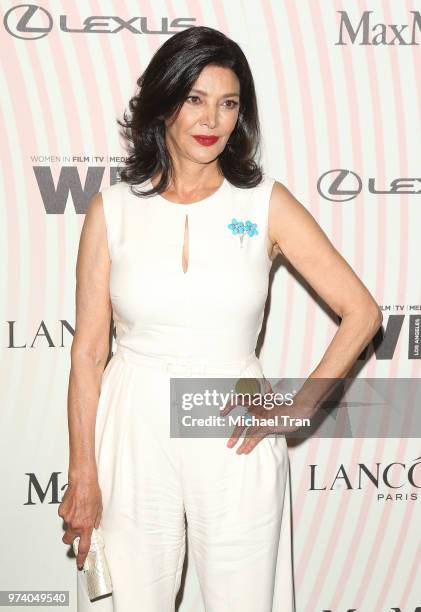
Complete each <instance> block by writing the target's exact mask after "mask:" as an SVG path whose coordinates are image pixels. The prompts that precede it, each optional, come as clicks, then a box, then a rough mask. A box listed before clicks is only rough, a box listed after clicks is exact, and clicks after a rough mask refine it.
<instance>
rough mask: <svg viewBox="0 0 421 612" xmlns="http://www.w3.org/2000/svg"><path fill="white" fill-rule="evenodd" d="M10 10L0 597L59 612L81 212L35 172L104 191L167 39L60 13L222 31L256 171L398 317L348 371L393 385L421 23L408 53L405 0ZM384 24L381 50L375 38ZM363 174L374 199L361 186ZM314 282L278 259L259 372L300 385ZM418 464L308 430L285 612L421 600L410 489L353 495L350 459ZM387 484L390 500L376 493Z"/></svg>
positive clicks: (394, 446) (414, 306) (317, 332)
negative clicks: (256, 121)
mask: <svg viewBox="0 0 421 612" xmlns="http://www.w3.org/2000/svg"><path fill="white" fill-rule="evenodd" d="M19 4H20V3H18V2H15V3H14V2H9V1H5V0H3V1H1V3H0V6H1V9H2V17H3V24H2V25H3V27H2V35H1V56H2V58H3V71H2V73H1V76H0V79H1V81H0V90H1V115H0V121H1V133H2V134H3V137H2V149H3V151H2V173H1V183H0V189H1V196H2V202H3V206H2V208H1V210H2V223H1V234H2V236H1V237H2V239H1V241H0V245H1V249H2V262H3V266H2V268H3V275H2V287H3V292H2V306H3V342H2V347H3V348H2V366H3V367H2V368H1V376H2V381H1V383H2V384H1V388H2V390H3V402H2V410H1V413H0V425H3V427H2V431H3V432H5V433H6V435H4V437H3V440H2V442H3V443H2V455H3V461H1V462H0V463H1V467H0V470H1V482H2V483H3V487H2V493H3V496H2V497H3V520H2V521H1V525H2V529H1V537H2V542H3V548H4V550H7V554H2V555H1V556H2V562H1V564H2V566H3V567H2V568H1V584H0V589H15V590H16V589H19V590H21V589H56V590H60V589H64V590H66V589H67V590H70V591H71V600H70V609H71V610H76V602H75V590H74V589H75V584H76V581H75V575H74V559H70V558H69V559H68V558H66V556H65V549H64V547H63V543H62V542H61V535H62V527H61V519H59V518H58V517H57V505H58V502H59V501H60V500H61V497H62V494H63V490H64V489H63V488H64V487H65V485H66V476H67V418H66V394H67V380H68V370H69V347H70V344H71V331H70V330H69V329H66V326H65V324H63V322H68V324H69V325H70V326H71V327H73V326H74V317H75V310H74V292H75V262H76V255H77V247H78V238H79V234H80V229H81V226H82V223H83V211H80V212H79V214H78V213H77V211H76V208H75V206H76V202H77V199H78V195H77V193H76V191H74V192H73V193H72V192H69V194H68V197H66V198H65V207H64V210H62V211H61V210H58V211H57V212H56V213H55V214H54V212H53V211H52V210H49V209H48V203H47V206H46V201H45V193H44V194H43V191H42V185H43V184H44V183H43V181H42V180H37V176H38V178H39V176H40V175H38V174H37V173H38V170H37V168H39V167H41V169H43V168H44V169H45V168H47V169H48V168H49V169H50V171H51V176H52V179H53V184H54V185H55V186H57V184H58V181H59V179H60V180H61V178H62V177H63V173H65V172H66V168H68V167H70V168H71V169H73V170H72V171H75V173H76V174H75V176H79V179H80V183H81V187H82V191H83V188H84V185H85V179H86V177H87V171H88V167H90V168H96V169H101V168H102V169H103V171H104V175H103V180H102V185H101V186H102V187H105V186H107V185H108V184H109V181H110V178H109V172H110V167H111V166H115V165H116V164H115V163H114V162H110V160H109V157H110V156H119V155H123V154H124V150H123V148H122V143H121V142H120V141H119V136H118V131H117V126H116V123H115V118H116V117H121V116H122V112H123V109H124V108H125V106H126V104H127V102H128V99H129V97H130V96H131V95H132V94H133V92H134V87H135V81H136V79H137V78H138V76H139V75H140V73H141V72H142V71H143V69H144V68H145V67H146V65H147V64H148V61H149V59H150V58H151V56H152V54H153V53H154V52H155V50H156V49H157V48H158V47H159V46H160V45H161V44H162V43H163V42H164V41H165V40H166V39H167V38H168V34H159V33H152V34H148V33H138V34H135V33H133V32H131V31H129V30H128V29H127V28H125V29H124V28H123V29H121V30H120V31H118V32H115V33H112V32H108V33H107V32H104V33H86V32H66V31H64V29H63V28H62V29H61V28H60V15H66V16H67V24H68V27H71V28H75V29H81V28H82V26H83V23H84V20H85V19H87V18H88V17H89V16H92V15H97V16H108V17H109V21H108V22H107V24H106V25H107V27H108V28H109V29H110V30H113V29H116V27H117V25H118V24H117V22H115V21H113V20H112V19H110V16H113V15H115V16H119V17H121V18H122V19H125V20H128V19H129V18H132V17H135V16H142V17H145V18H146V19H147V26H148V28H149V29H150V30H152V31H156V30H159V29H160V27H161V19H162V18H163V17H166V18H168V21H169V23H171V21H172V20H173V19H175V18H180V17H183V18H186V19H187V18H188V19H190V20H191V21H190V23H191V25H208V26H211V27H215V28H217V29H219V30H222V31H223V32H225V33H226V34H227V35H229V36H230V37H232V38H233V39H234V40H236V41H237V42H238V43H239V44H240V45H241V47H242V48H243V50H244V52H245V53H246V55H247V57H248V59H249V62H250V65H251V68H252V71H253V74H254V77H255V83H256V88H257V93H258V100H259V112H260V120H261V126H262V134H263V146H264V159H263V162H264V166H265V168H266V170H267V172H268V174H271V175H273V176H274V177H276V178H277V179H278V180H279V181H281V182H283V183H284V184H286V185H287V186H288V188H289V189H290V190H291V191H292V192H293V193H294V194H295V195H296V197H297V198H298V199H299V200H300V201H301V202H303V203H304V204H305V205H306V207H307V208H308V210H310V212H311V213H312V214H313V215H314V217H315V218H316V219H317V221H318V222H319V223H320V225H321V226H322V227H323V228H324V230H325V231H326V233H327V234H328V236H329V237H330V239H331V240H332V242H333V244H334V245H335V246H336V248H337V249H338V250H339V251H340V252H341V253H342V254H343V256H344V257H345V258H346V259H347V261H348V262H349V263H350V264H351V266H352V267H353V269H354V270H355V272H356V273H357V274H358V275H359V276H360V277H361V278H362V280H363V282H364V283H365V284H366V285H367V287H368V288H369V289H370V291H371V292H372V294H373V295H374V296H375V298H376V300H377V302H378V303H379V304H380V305H381V306H382V308H383V311H384V323H383V327H384V329H385V330H386V332H387V331H388V330H387V326H388V324H389V322H390V321H393V320H394V319H393V317H394V316H396V315H404V320H403V325H402V328H401V330H400V334H399V338H398V341H397V343H396V347H395V349H394V351H393V354H391V355H390V356H387V357H386V358H383V359H380V356H379V353H378V354H376V352H374V353H373V354H371V353H369V355H370V356H369V357H368V358H367V359H366V360H364V361H361V362H359V366H358V376H360V377H373V378H376V377H384V378H390V379H394V378H397V377H416V378H418V377H419V376H420V361H419V359H413V358H409V354H408V339H409V341H410V342H411V338H409V316H410V315H411V314H412V315H416V314H417V310H418V312H419V308H420V307H419V304H420V298H421V294H420V282H419V279H420V275H419V257H417V255H418V252H417V248H416V247H417V246H418V243H419V224H420V213H419V202H418V199H419V196H418V194H417V193H416V192H417V190H418V188H417V183H416V179H414V178H411V181H412V182H411V184H410V187H411V189H407V193H400V194H397V193H390V192H389V191H390V186H391V182H392V181H393V180H395V179H396V178H399V177H404V178H406V177H417V176H418V175H417V171H418V163H419V143H420V113H419V108H420V107H421V85H420V80H419V79H418V78H417V77H418V75H419V74H420V72H421V65H420V64H421V60H420V54H419V46H417V44H418V45H419V43H420V42H421V31H420V30H419V29H418V28H417V27H416V26H415V27H414V41H412V42H415V43H417V44H411V35H412V26H413V22H414V18H416V15H417V13H416V11H417V10H420V11H421V7H420V5H419V3H416V2H410V1H404V0H395V1H394V2H392V1H391V0H385V1H383V2H380V1H378V0H372V1H370V2H368V1H365V2H362V1H358V0H357V1H342V2H340V1H336V0H333V1H331V2H323V1H322V0H301V1H299V2H298V1H292V0H280V1H276V2H275V1H274V0H259V1H257V2H250V3H247V2H242V1H241V0H230V2H221V1H220V0H219V1H217V0H214V1H211V0H202V1H194V2H193V1H186V2H178V1H175V0H174V1H162V2H147V1H143V0H140V1H134V0H121V1H118V2H117V1H112V0H96V1H94V0H73V1H72V2H69V1H65V0H55V1H52V0H51V1H49V2H47V1H44V0H41V2H39V3H37V4H35V5H22V6H21V7H20V8H19ZM30 6H33V7H35V8H34V9H33V10H34V14H33V15H32V16H31V20H30V22H29V23H28V24H27V28H28V26H36V27H39V28H45V27H46V26H47V25H48V23H49V18H48V15H49V16H50V19H51V23H52V25H51V28H50V30H49V31H47V30H45V31H43V32H40V33H39V34H38V35H37V34H36V33H34V32H30V31H28V29H27V28H26V29H25V28H24V29H23V30H22V29H20V30H19V28H18V23H19V19H20V18H21V17H22V16H24V15H25V14H28V13H27V11H28V10H29V8H28V7H30ZM42 9H45V10H44V11H43V10H42ZM366 11H370V13H369V14H368V16H367V15H366V18H367V20H368V23H369V28H368V31H367V36H368V40H367V41H366V42H367V43H368V44H361V43H362V42H363V34H362V31H360V32H359V33H358V35H357V37H356V40H354V41H352V40H351V37H350V36H349V34H347V33H346V32H345V33H343V40H344V44H342V45H338V44H336V43H337V42H338V41H339V38H340V30H341V15H342V16H343V15H344V14H346V15H347V18H348V19H349V22H350V23H352V26H353V27H354V29H355V30H356V29H357V27H358V24H359V22H360V20H361V19H362V18H363V16H364V14H366V13H365V12H366ZM341 12H342V13H341ZM420 20H421V16H420ZM382 24H383V25H382ZM391 24H395V33H394V31H393V28H392V27H391ZM404 24H405V25H407V27H406V28H404V29H403V30H402V34H401V37H402V39H403V40H404V41H405V42H406V44H404V43H403V42H402V39H401V41H399V39H397V38H396V36H395V41H394V43H392V39H393V38H394V35H395V34H396V28H400V27H401V26H403V25H404ZM136 25H137V27H138V25H139V23H138V22H136ZM361 30H362V28H361ZM173 31H174V32H175V31H177V29H173ZM382 31H384V37H385V40H384V41H383V42H387V43H389V44H373V38H374V37H376V36H377V37H379V35H380V33H381V32H382ZM37 36H39V37H37ZM379 40H380V39H379V38H377V41H379ZM380 42H381V41H380ZM78 156H79V157H80V159H79V160H78V159H75V157H78ZM96 156H102V157H103V159H102V160H101V159H98V158H97V157H96ZM338 168H342V169H346V170H349V171H350V172H355V173H356V174H357V175H358V176H359V177H360V179H361V182H362V188H361V191H360V193H358V194H357V195H356V197H354V198H352V199H350V200H348V201H345V202H341V201H335V202H332V201H330V200H328V199H327V198H326V197H325V192H323V193H321V192H320V191H319V190H318V188H317V185H318V181H319V179H320V177H321V176H322V175H324V174H325V173H327V172H330V171H333V170H335V169H338ZM370 178H371V179H374V184H375V187H376V190H377V191H379V192H380V193H374V192H373V191H374V190H373V189H371V190H370V186H369V179H370ZM322 185H323V182H322ZM349 185H350V186H352V182H351V183H349ZM44 186H45V185H44ZM308 289H309V288H308V287H306V286H305V285H303V284H302V283H301V282H300V281H299V279H298V278H297V276H296V275H295V274H294V270H293V269H289V268H287V267H286V266H285V264H284V263H282V262H277V263H276V264H275V266H274V270H273V279H272V284H271V307H270V311H269V313H268V317H267V321H266V333H265V337H264V341H263V345H262V350H261V354H260V357H261V359H262V362H263V365H264V366H265V369H266V373H267V375H268V376H283V377H288V376H291V377H305V376H306V375H308V373H309V372H310V371H311V370H312V369H314V367H315V366H316V365H317V363H318V362H319V360H320V359H321V357H322V355H323V352H324V349H325V348H326V347H327V345H328V344H329V342H330V339H331V338H332V336H333V334H334V332H335V330H336V322H335V321H334V320H332V319H331V317H330V316H329V315H328V313H327V311H326V309H325V308H323V305H322V304H321V303H320V302H319V301H318V300H317V299H315V296H314V295H312V293H311V291H309V290H308ZM412 340H413V339H412ZM385 425H386V424H385ZM420 455H421V451H420V444H419V439H416V438H413V439H386V438H379V439H364V438H358V439H355V440H351V439H348V440H347V439H344V440H341V439H339V438H338V439H318V438H314V439H312V440H310V441H306V442H305V443H301V444H296V445H292V444H291V447H290V459H291V482H292V499H293V508H292V510H293V530H294V566H295V588H296V598H297V612H321V611H322V610H332V611H338V612H339V611H344V610H350V609H355V610H358V612H382V611H384V610H386V611H388V610H392V609H400V610H401V611H402V612H404V611H405V612H407V611H411V612H412V611H414V610H415V607H416V606H417V605H418V606H421V587H420V583H421V575H420V561H421V542H420V530H419V524H420V510H419V508H420V506H419V503H420V493H419V492H418V491H417V489H416V488H414V487H411V485H410V484H409V483H407V482H406V484H405V486H404V487H402V489H399V493H401V494H403V495H404V496H405V495H406V496H410V495H411V494H413V495H414V497H415V499H411V498H410V497H409V499H399V498H398V499H396V493H397V490H395V489H389V488H387V487H386V486H384V485H383V486H382V485H380V486H379V489H378V490H377V489H376V488H374V487H373V486H369V483H368V484H366V485H365V486H363V488H362V489H358V488H357V487H358V481H357V480H356V477H357V468H358V464H359V463H363V464H365V465H367V466H368V467H369V468H372V469H373V470H374V469H375V467H376V463H380V464H382V465H383V466H386V465H388V464H390V463H395V462H401V463H405V464H406V466H407V467H408V466H410V465H411V464H413V463H414V462H415V460H416V459H417V458H418V457H420ZM312 464H317V466H318V468H317V479H318V486H319V487H323V486H326V487H327V488H326V490H317V491H311V490H309V487H310V467H309V466H310V465H312ZM340 465H343V466H344V467H345V469H346V471H347V474H348V476H349V478H350V479H351V481H352V482H353V483H354V484H355V487H354V488H353V489H352V490H347V489H345V488H344V487H343V486H342V487H340V486H339V485H336V486H335V487H334V488H333V489H332V490H329V488H330V486H331V484H332V482H333V480H334V477H335V475H336V474H337V472H338V469H339V467H340ZM396 474H397V476H396V478H398V473H397V472H396ZM399 474H400V473H399ZM31 475H32V476H31ZM52 475H53V476H54V478H56V480H55V481H54V482H56V483H57V485H58V490H57V491H56V493H55V496H54V492H53V491H52V485H51V486H50V487H49V488H48V485H49V481H50V478H51V477H52ZM31 478H34V479H36V480H37V481H38V482H39V483H40V485H41V487H42V488H43V490H47V495H46V497H45V499H44V500H41V499H40V498H39V496H37V495H36V494H35V493H34V492H32V501H33V503H28V501H29V498H28V496H29V493H28V489H30V488H31V486H30V484H29V481H30V479H31ZM341 482H343V481H341ZM420 486H421V482H420ZM379 493H383V494H385V495H387V494H390V495H391V496H392V499H388V500H381V499H380V500H379V499H378V494H379ZM28 542H30V547H29V548H28ZM40 551H41V554H40ZM40 556H42V557H43V558H44V563H43V566H42V567H41V566H40V565H39V564H38V562H37V560H38V559H39V557H40ZM17 568H19V570H18V571H17ZM202 605H203V604H202V603H201V597H200V591H199V587H198V584H197V579H196V576H195V573H194V569H192V570H191V571H190V572H189V574H188V576H187V582H186V587H185V594H184V599H183V602H182V604H181V607H180V610H181V612H201V611H202V609H203V608H202ZM256 612H258V611H256ZM279 612H282V611H279Z"/></svg>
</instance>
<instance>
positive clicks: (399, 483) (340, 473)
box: [308, 457, 421, 501]
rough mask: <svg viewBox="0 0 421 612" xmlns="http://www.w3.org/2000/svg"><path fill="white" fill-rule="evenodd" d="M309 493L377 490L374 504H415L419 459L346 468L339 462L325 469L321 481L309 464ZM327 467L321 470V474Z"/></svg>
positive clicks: (419, 482)
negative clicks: (395, 502)
mask: <svg viewBox="0 0 421 612" xmlns="http://www.w3.org/2000/svg"><path fill="white" fill-rule="evenodd" d="M308 467H309V468H310V486H309V489H308V490H309V491H333V490H336V491H337V490H347V491H350V490H363V489H367V488H369V487H374V488H375V489H377V491H378V493H377V501H416V500H417V499H419V494H418V492H417V491H413V490H411V489H421V457H417V458H416V459H413V460H410V461H409V462H406V463H402V462H398V461H393V462H391V463H387V464H383V463H380V462H376V463H373V464H372V465H367V464H365V463H357V464H356V465H354V466H345V465H344V464H343V463H341V464H340V465H339V466H336V467H335V468H334V469H333V470H329V468H328V470H327V476H325V477H324V478H323V477H322V476H321V475H320V474H319V473H318V468H319V465H318V464H317V463H311V464H309V466H308ZM325 472H326V468H325V467H324V468H323V473H325Z"/></svg>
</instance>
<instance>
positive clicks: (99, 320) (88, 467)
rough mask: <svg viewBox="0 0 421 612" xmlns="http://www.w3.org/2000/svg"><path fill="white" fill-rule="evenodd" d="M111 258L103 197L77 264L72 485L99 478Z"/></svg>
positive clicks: (91, 211)
mask: <svg viewBox="0 0 421 612" xmlns="http://www.w3.org/2000/svg"><path fill="white" fill-rule="evenodd" d="M109 273H110V258H109V253H108V245H107V233H106V226H105V219H104V211H103V204H102V196H101V194H100V193H99V194H97V195H96V196H94V197H93V198H92V200H91V202H90V204H89V206H88V209H87V211H86V215H85V221H84V224H83V228H82V232H81V235H80V242H79V251H78V258H77V264H76V326H75V335H74V338H73V342H72V347H71V369H70V376H69V390H68V425H69V447H70V461H69V483H72V482H75V481H76V480H79V479H84V480H85V479H90V478H96V464H95V448H94V433H95V421H96V413H97V405H98V398H99V393H100V384H101V376H102V373H103V370H104V367H105V364H106V360H107V356H108V353H109V331H110V321H111V303H110V298H109V287H108V283H109Z"/></svg>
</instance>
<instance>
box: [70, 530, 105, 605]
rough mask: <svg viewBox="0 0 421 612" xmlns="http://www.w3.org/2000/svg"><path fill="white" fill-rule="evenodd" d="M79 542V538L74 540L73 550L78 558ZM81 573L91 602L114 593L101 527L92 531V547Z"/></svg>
mask: <svg viewBox="0 0 421 612" xmlns="http://www.w3.org/2000/svg"><path fill="white" fill-rule="evenodd" d="M79 541H80V537H79V536H77V537H76V538H75V539H74V540H73V550H74V553H75V555H76V556H77V553H78V549H79ZM81 571H82V572H83V574H84V579H85V580H86V588H87V591H88V596H89V599H90V600H91V601H92V600H93V599H96V598H97V597H101V596H103V595H109V594H110V593H112V592H113V586H112V582H111V576H110V571H109V568H108V563H107V559H106V557H105V552H104V538H103V536H102V533H101V528H100V527H99V528H98V529H95V528H94V529H93V531H92V535H91V545H90V547H89V552H88V554H87V556H86V559H85V563H84V564H83V568H82V570H81Z"/></svg>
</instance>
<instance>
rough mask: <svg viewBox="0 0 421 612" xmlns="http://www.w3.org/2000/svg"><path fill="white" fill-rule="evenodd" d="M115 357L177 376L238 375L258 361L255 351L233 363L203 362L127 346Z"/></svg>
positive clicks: (115, 354)
mask: <svg viewBox="0 0 421 612" xmlns="http://www.w3.org/2000/svg"><path fill="white" fill-rule="evenodd" d="M113 357H118V358H120V359H122V360H123V361H125V362H127V363H133V364H138V365H147V366H150V367H156V368H159V369H162V370H163V371H164V372H166V373H168V374H173V375H175V376H186V377H189V376H195V375H197V376H200V375H205V374H218V373H221V372H223V373H224V375H225V374H227V375H228V374H233V375H238V374H239V373H240V372H241V371H242V370H243V369H244V368H246V367H247V366H248V365H249V364H251V363H253V362H255V361H257V360H258V358H257V356H256V353H255V352H254V351H253V352H252V353H250V354H249V355H247V357H245V358H243V359H235V360H231V361H222V360H218V359H217V360H209V359H206V360H201V359H197V358H191V359H186V358H183V357H175V356H174V357H172V356H158V355H147V354H146V353H139V352H138V351H133V350H132V349H129V348H127V347H125V346H117V349H116V351H115V353H114V355H113Z"/></svg>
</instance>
